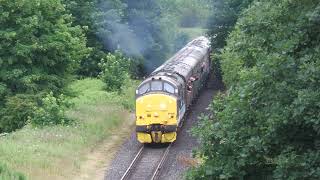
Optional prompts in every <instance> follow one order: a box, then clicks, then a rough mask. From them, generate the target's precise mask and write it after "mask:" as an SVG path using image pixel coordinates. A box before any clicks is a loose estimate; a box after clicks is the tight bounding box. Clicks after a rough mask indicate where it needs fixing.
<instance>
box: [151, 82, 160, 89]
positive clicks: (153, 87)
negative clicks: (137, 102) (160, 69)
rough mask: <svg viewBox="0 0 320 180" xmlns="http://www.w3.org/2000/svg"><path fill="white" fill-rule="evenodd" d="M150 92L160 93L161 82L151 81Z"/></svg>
mask: <svg viewBox="0 0 320 180" xmlns="http://www.w3.org/2000/svg"><path fill="white" fill-rule="evenodd" d="M151 91H162V82H161V81H152V82H151Z"/></svg>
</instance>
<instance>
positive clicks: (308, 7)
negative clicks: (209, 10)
mask: <svg viewBox="0 0 320 180" xmlns="http://www.w3.org/2000/svg"><path fill="white" fill-rule="evenodd" d="M319 19H320V4H319V2H316V1H312V0H302V1H301V0H284V1H276V0H271V1H255V2H254V3H253V4H252V5H251V6H250V7H249V8H248V9H246V10H245V11H244V12H243V14H242V15H241V18H240V19H239V20H238V22H237V24H236V27H235V29H234V31H232V33H231V35H230V37H229V38H228V40H227V46H226V47H225V48H224V51H223V53H222V61H221V63H222V70H223V78H224V80H225V82H226V83H227V86H228V87H229V90H228V91H227V94H226V95H220V96H219V98H217V99H216V100H215V101H214V102H213V104H212V105H211V111H212V112H213V114H214V115H215V118H214V120H212V119H211V118H208V117H206V118H203V120H202V122H201V123H200V125H199V127H198V129H197V130H195V133H196V134H197V135H198V136H199V137H200V138H201V140H202V148H201V151H200V154H201V156H203V158H204V159H205V163H204V164H203V165H201V167H199V168H198V169H196V170H194V171H193V172H191V173H190V176H189V178H190V179H198V178H204V179H228V178H234V179H261V178H265V179H266V178H267V179H319V178H320V173H319V172H320V167H319V164H320V154H319V153H320V151H319V139H320V119H319V117H320V114H319V108H320V103H319V100H320V93H319V90H318V89H319V88H320V61H319V59H320V46H319V43H318V42H319V40H320V36H319V34H320V21H319Z"/></svg>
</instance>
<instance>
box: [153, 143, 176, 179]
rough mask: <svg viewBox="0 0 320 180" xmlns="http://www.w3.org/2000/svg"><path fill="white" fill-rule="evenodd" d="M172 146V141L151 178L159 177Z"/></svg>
mask: <svg viewBox="0 0 320 180" xmlns="http://www.w3.org/2000/svg"><path fill="white" fill-rule="evenodd" d="M171 146H172V143H170V145H169V146H168V147H167V149H166V151H165V152H164V153H163V155H162V158H161V160H160V162H159V164H158V166H157V168H156V170H155V171H154V173H153V175H152V178H151V180H156V179H157V178H158V175H159V173H160V171H161V169H162V166H163V165H164V163H165V162H166V159H167V157H168V154H169V151H170V148H171Z"/></svg>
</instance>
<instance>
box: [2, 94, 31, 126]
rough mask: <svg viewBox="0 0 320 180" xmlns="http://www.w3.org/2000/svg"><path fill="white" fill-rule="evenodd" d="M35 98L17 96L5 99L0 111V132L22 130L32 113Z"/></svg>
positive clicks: (22, 95)
mask: <svg viewBox="0 0 320 180" xmlns="http://www.w3.org/2000/svg"><path fill="white" fill-rule="evenodd" d="M34 106H35V96H33V95H24V94H17V95H15V96H10V97H8V98H7V99H5V103H4V107H3V108H2V109H1V111H0V132H11V131H14V130H15V129H18V128H22V127H23V126H24V125H25V124H26V123H27V120H28V116H30V115H31V114H32V113H33V107H34Z"/></svg>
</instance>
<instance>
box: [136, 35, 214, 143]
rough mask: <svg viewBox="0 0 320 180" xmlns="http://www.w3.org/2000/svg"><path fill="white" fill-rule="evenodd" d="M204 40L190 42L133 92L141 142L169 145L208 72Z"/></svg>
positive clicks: (208, 61) (205, 41) (207, 42)
mask: <svg viewBox="0 0 320 180" xmlns="http://www.w3.org/2000/svg"><path fill="white" fill-rule="evenodd" d="M210 51H211V49H210V45H209V40H208V39H207V38H206V37H203V36H201V37H198V38H196V39H194V40H193V41H191V42H189V43H188V44H187V45H186V46H185V47H184V48H182V49H181V50H180V51H178V52H177V53H176V54H175V55H174V56H173V57H172V58H170V59H169V60H168V61H166V62H165V63H164V64H163V65H162V66H160V67H159V68H157V69H156V70H155V71H154V72H152V73H151V75H150V76H149V77H148V78H147V79H145V80H144V81H143V82H142V83H141V84H140V85H139V87H138V88H137V90H136V133H137V139H138V141H139V142H141V143H170V142H174V141H175V140H176V137H177V129H178V127H179V124H180V123H182V121H183V118H184V116H185V114H186V112H187V110H188V108H189V107H190V105H191V103H192V101H193V100H194V99H195V97H196V96H197V94H198V93H199V91H200V89H201V88H202V86H203V85H204V84H205V81H206V79H207V77H208V75H209V71H210Z"/></svg>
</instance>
